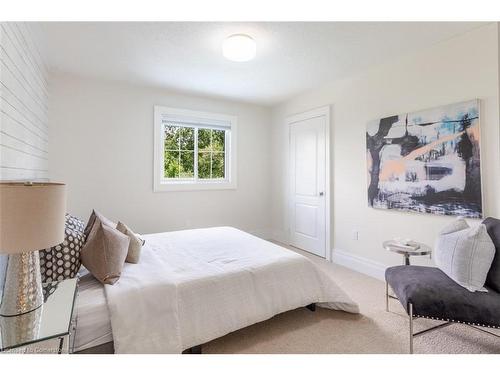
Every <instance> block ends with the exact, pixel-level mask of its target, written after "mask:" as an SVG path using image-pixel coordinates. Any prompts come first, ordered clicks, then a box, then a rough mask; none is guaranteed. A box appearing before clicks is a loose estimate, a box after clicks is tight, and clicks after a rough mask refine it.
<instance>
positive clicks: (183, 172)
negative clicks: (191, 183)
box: [179, 151, 194, 178]
mask: <svg viewBox="0 0 500 375" xmlns="http://www.w3.org/2000/svg"><path fill="white" fill-rule="evenodd" d="M179 169H180V170H179V177H180V178H194V151H181V163H180V168H179Z"/></svg>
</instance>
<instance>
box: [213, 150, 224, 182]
mask: <svg viewBox="0 0 500 375" xmlns="http://www.w3.org/2000/svg"><path fill="white" fill-rule="evenodd" d="M224 172H225V170H224V153H223V152H214V153H213V154H212V178H224V177H225V173H224Z"/></svg>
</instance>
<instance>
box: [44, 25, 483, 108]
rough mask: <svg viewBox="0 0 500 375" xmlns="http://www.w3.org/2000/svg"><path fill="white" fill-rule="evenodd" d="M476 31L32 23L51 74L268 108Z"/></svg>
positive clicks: (450, 27)
mask: <svg viewBox="0 0 500 375" xmlns="http://www.w3.org/2000/svg"><path fill="white" fill-rule="evenodd" d="M482 25H483V23H479V22H469V23H467V22H460V23H457V22H440V23H439V22H438V23H385V22H377V23H374V22H344V23H342V22H326V23H319V22H317V23H303V22H287V23H283V22H277V23H271V22H256V23H224V22H160V23H145V22H137V23H133V22H126V23H112V22H104V23H97V22H90V23H69V22H68V23H42V24H41V25H40V26H41V31H42V37H43V38H45V42H46V46H45V47H46V48H45V49H44V53H45V55H46V59H47V62H48V64H49V66H50V67H51V68H53V69H57V70H61V71H66V72H70V73H76V74H80V75H85V76H95V77H99V78H106V79H113V80H119V81H128V82H133V83H138V84H143V85H152V86H159V87H164V88H168V89H174V90H180V91H185V92H190V93H195V94H202V95H210V96H220V97H226V98H231V99H234V100H241V101H246V102H253V103H256V104H262V105H274V104H277V103H279V102H281V101H284V100H286V99H288V98H290V97H292V96H294V95H296V94H298V93H300V92H303V91H306V90H309V89H311V88H314V87H316V86H318V85H321V84H323V83H325V82H328V81H333V80H335V79H339V78H342V77H345V76H348V75H351V74H355V73H356V72H357V71H360V70H362V69H364V68H366V67H369V66H373V65H376V64H380V63H382V62H384V61H387V60H390V59H392V58H394V57H397V56H399V55H403V54H407V53H410V52H412V51H415V50H418V49H421V48H424V47H426V46H428V45H431V44H434V43H438V42H441V41H443V40H446V39H449V38H451V37H453V36H456V35H458V34H462V33H465V32H467V31H469V30H471V29H473V28H477V27H480V26H482ZM234 33H246V34H249V35H251V36H252V37H253V38H254V39H255V40H256V42H257V57H256V58H255V59H254V60H252V61H249V62H240V63H237V62H231V61H227V60H225V59H224V58H223V56H222V52H221V47H222V42H223V40H224V38H225V37H227V36H229V35H231V34H234Z"/></svg>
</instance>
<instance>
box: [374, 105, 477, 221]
mask: <svg viewBox="0 0 500 375" xmlns="http://www.w3.org/2000/svg"><path fill="white" fill-rule="evenodd" d="M479 124H480V118H479V100H471V101H467V102H462V103H456V104H451V105H447V106H443V107H438V108H434V109H429V110H424V111H419V112H413V113H404V114H400V115H396V116H390V117H385V118H382V119H379V120H376V121H372V122H370V123H369V124H368V126H367V131H366V151H367V161H368V204H369V205H370V206H371V207H374V208H383V209H399V210H405V211H416V212H424V213H432V214H440V215H461V216H465V217H470V218H481V217H482V199H481V168H480V167H481V160H480V129H479Z"/></svg>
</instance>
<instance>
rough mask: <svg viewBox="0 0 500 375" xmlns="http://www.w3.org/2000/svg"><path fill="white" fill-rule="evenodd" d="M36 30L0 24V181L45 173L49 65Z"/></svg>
mask: <svg viewBox="0 0 500 375" xmlns="http://www.w3.org/2000/svg"><path fill="white" fill-rule="evenodd" d="M35 32H36V30H32V25H29V24H26V23H20V22H16V23H12V22H2V23H0V180H46V179H47V177H48V117H47V112H48V88H47V86H48V85H47V69H46V67H45V64H44V62H43V60H42V58H41V55H40V52H39V47H38V46H37V44H38V42H37V41H36V39H35V37H34V33H35Z"/></svg>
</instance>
